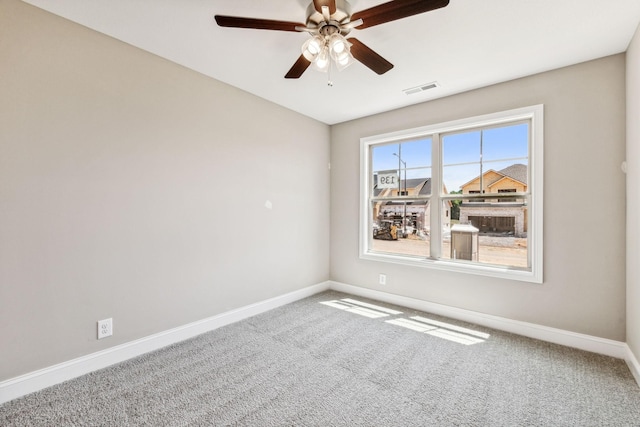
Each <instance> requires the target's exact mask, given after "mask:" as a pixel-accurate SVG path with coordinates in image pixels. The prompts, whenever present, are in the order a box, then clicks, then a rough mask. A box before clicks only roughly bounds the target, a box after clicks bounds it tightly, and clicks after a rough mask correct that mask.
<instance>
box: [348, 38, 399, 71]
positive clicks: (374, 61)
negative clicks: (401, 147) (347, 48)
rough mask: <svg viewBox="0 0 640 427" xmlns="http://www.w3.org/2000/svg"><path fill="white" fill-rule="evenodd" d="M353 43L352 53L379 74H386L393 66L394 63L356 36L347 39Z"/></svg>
mask: <svg viewBox="0 0 640 427" xmlns="http://www.w3.org/2000/svg"><path fill="white" fill-rule="evenodd" d="M347 41H348V42H349V43H351V55H353V57H354V58H356V59H357V60H358V61H360V62H362V63H363V64H364V65H366V66H367V67H369V68H371V70H373V71H374V72H376V73H378V74H384V73H386V72H387V71H389V70H390V69H392V68H393V64H392V63H391V62H389V61H387V60H386V59H384V58H383V57H382V56H380V55H378V54H377V53H375V52H374V51H373V50H371V49H370V48H369V47H368V46H366V45H365V44H364V43H362V42H361V41H360V40H358V39H356V38H353V37H352V38H350V39H347Z"/></svg>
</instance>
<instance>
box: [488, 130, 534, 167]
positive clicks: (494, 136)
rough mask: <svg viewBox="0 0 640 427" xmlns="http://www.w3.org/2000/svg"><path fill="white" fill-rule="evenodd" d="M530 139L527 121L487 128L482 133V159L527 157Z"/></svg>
mask: <svg viewBox="0 0 640 427" xmlns="http://www.w3.org/2000/svg"><path fill="white" fill-rule="evenodd" d="M528 141H529V126H528V124H527V123H520V124H517V125H511V126H502V127H499V128H492V129H486V130H484V131H483V133H482V160H483V161H484V162H488V161H491V160H500V159H526V158H527V157H528V155H529V154H528V153H529V144H528Z"/></svg>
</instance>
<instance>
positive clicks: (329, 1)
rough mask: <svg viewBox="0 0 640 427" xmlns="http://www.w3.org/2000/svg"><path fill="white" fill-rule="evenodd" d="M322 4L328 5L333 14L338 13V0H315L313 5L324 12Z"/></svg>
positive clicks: (319, 11) (320, 11)
mask: <svg viewBox="0 0 640 427" xmlns="http://www.w3.org/2000/svg"><path fill="white" fill-rule="evenodd" d="M322 6H326V7H328V8H329V13H330V14H331V15H333V14H334V13H336V0H313V7H314V8H315V9H316V10H317V11H318V13H322Z"/></svg>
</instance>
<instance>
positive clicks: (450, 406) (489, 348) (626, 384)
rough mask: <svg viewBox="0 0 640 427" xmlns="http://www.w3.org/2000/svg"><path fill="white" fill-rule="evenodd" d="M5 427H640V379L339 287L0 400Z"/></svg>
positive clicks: (576, 355)
mask: <svg viewBox="0 0 640 427" xmlns="http://www.w3.org/2000/svg"><path fill="white" fill-rule="evenodd" d="M369 304H373V305H374V306H371V305H369ZM0 425H2V426H81V425H83V426H84V425H86V426H138V425H145V426H201V425H202V426H206V425H215V426H228V425H238V426H640V387H638V385H637V384H636V383H635V381H634V379H633V377H632V375H631V373H630V372H629V369H628V367H627V366H626V364H625V363H624V361H622V360H618V359H614V358H610V357H606V356H600V355H596V354H592V353H588V352H584V351H579V350H575V349H570V348H567V347H563V346H559V345H554V344H549V343H545V342H541V341H537V340H533V339H528V338H524V337H520V336H517V335H513V334H508V333H504V332H500V331H495V330H491V329H488V328H483V327H479V326H477V325H472V324H467V323H464V322H460V321H455V320H451V319H446V318H442V317H438V316H434V315H431V314H428V313H422V312H418V311H415V310H410V309H406V308H402V307H396V306H392V305H389V304H384V303H379V302H376V301H371V300H366V299H363V298H360V297H353V296H349V295H345V294H341V293H337V292H333V291H330V292H325V293H321V294H318V295H315V296H313V297H310V298H307V299H304V300H301V301H298V302H295V303H292V304H289V305H287V306H284V307H281V308H278V309H275V310H272V311H269V312H267V313H264V314H262V315H258V316H255V317H252V318H250V319H246V320H244V321H241V322H238V323H235V324H232V325H229V326H226V327H223V328H220V329H217V330H215V331H213V332H210V333H207V334H203V335H200V336H198V337H196V338H193V339H190V340H187V341H184V342H181V343H178V344H175V345H172V346H169V347H167V348H164V349H161V350H159V351H156V352H153V353H149V354H146V355H143V356H141V357H138V358H135V359H132V360H129V361H126V362H124V363H121V364H118V365H115V366H112V367H109V368H106V369H103V370H100V371H97V372H94V373H91V374H88V375H85V376H82V377H80V378H77V379H74V380H71V381H68V382H66V383H63V384H60V385H57V386H54V387H51V388H48V389H46V390H43V391H40V392H37V393H33V394H31V395H28V396H25V397H23V398H20V399H16V400H14V401H11V402H8V403H5V404H4V405H2V406H0Z"/></svg>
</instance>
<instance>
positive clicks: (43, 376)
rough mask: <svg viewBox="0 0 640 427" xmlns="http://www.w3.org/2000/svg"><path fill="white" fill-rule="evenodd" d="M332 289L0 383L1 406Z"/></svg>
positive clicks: (300, 293)
mask: <svg viewBox="0 0 640 427" xmlns="http://www.w3.org/2000/svg"><path fill="white" fill-rule="evenodd" d="M327 289H329V282H324V283H319V284H317V285H313V286H309V287H307V288H304V289H300V290H297V291H294V292H290V293H288V294H285V295H280V296H278V297H275V298H271V299H268V300H265V301H261V302H258V303H255V304H251V305H248V306H245V307H241V308H238V309H235V310H231V311H228V312H226V313H222V314H219V315H217V316H213V317H210V318H207V319H203V320H200V321H197V322H193V323H189V324H187V325H183V326H180V327H177V328H173V329H170V330H168V331H164V332H160V333H158V334H154V335H150V336H148V337H144V338H141V339H138V340H135V341H131V342H128V343H125V344H121V345H118V346H115V347H111V348H108V349H106V350H102V351H99V352H96V353H92V354H89V355H86V356H82V357H79V358H77V359H73V360H69V361H67V362H64V363H60V364H57V365H54V366H50V367H47V368H44V369H40V370H38V371H34V372H30V373H28V374H25V375H21V376H19V377H15V378H11V379H9V380H6V381H3V382H0V404H1V403H4V402H8V401H10V400H13V399H16V398H18V397H20V396H24V395H26V394H29V393H33V392H35V391H38V390H42V389H44V388H47V387H50V386H53V385H55V384H59V383H61V382H64V381H67V380H70V379H73V378H76V377H79V376H81V375H84V374H88V373H89V372H93V371H96V370H98V369H102V368H106V367H108V366H111V365H113V364H115V363H120V362H123V361H125V360H128V359H131V358H133V357H137V356H140V355H142V354H145V353H148V352H150V351H154V350H158V349H160V348H162V347H166V346H168V345H171V344H174V343H177V342H180V341H184V340H186V339H189V338H192V337H195V336H197V335H200V334H203V333H205V332H209V331H212V330H214V329H217V328H220V327H222V326H225V325H229V324H231V323H234V322H238V321H240V320H243V319H246V318H248V317H251V316H255V315H257V314H260V313H264V312H265V311H269V310H272V309H274V308H277V307H280V306H283V305H285V304H289V303H291V302H294V301H297V300H300V299H303V298H306V297H309V296H311V295H315V294H317V293H319V292H322V291H325V290H327Z"/></svg>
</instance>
